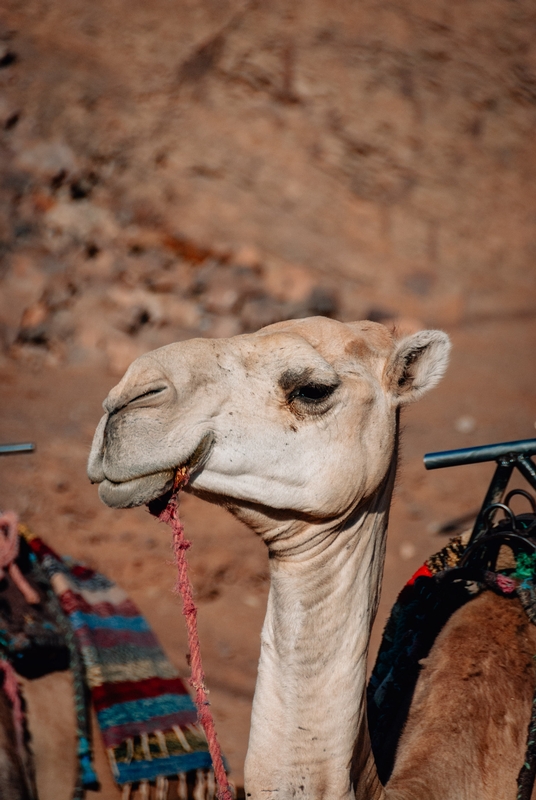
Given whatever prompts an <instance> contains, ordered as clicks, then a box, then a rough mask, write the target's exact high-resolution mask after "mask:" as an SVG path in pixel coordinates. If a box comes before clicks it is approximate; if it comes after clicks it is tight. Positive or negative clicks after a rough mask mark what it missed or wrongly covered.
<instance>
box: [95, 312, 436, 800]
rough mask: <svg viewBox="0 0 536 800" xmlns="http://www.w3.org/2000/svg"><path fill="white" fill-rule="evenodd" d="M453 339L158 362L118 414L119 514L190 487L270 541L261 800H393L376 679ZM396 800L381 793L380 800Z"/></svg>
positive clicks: (356, 338)
mask: <svg viewBox="0 0 536 800" xmlns="http://www.w3.org/2000/svg"><path fill="white" fill-rule="evenodd" d="M447 353H448V339H447V337H446V336H445V334H442V333H440V332H437V331H436V332H434V331H423V332H421V333H420V334H416V335H415V336H413V337H408V338H407V339H403V340H401V341H400V342H396V341H394V340H393V338H392V336H391V334H390V333H389V332H388V331H387V330H386V329H385V328H384V327H383V326H381V325H377V324H375V323H372V322H361V323H351V324H343V323H338V322H334V321H332V320H327V319H323V318H312V319H306V320H298V321H291V322H287V323H280V324H277V325H273V326H269V327H268V328H265V329H263V330H261V331H259V332H258V333H256V334H250V335H246V336H237V337H234V338H233V339H227V340H214V341H209V340H191V341H189V342H181V343H177V344H175V345H169V346H168V347H164V348H161V349H160V350H157V351H155V352H153V353H150V354H148V355H146V356H142V357H141V358H140V359H138V360H137V361H136V362H134V364H133V365H132V366H131V367H130V368H129V370H128V371H127V373H126V375H125V377H124V378H123V380H122V381H121V382H120V383H119V384H118V386H116V387H115V388H114V389H113V390H112V391H111V392H110V394H109V396H108V398H107V399H106V401H105V403H104V408H105V412H106V413H105V416H104V417H103V418H102V420H101V422H100V424H99V427H98V429H97V432H96V434H95V438H94V442H93V447H92V451H91V455H90V459H89V465H88V474H89V477H90V478H91V480H92V481H94V482H96V483H99V484H100V485H99V494H100V496H101V498H102V499H103V500H104V502H106V503H107V504H108V505H111V506H115V507H128V506H134V505H140V504H142V503H147V502H150V501H152V500H154V499H155V498H158V497H160V496H161V495H163V493H165V492H166V491H168V490H169V489H170V488H171V487H172V484H173V477H174V474H175V471H176V469H177V468H178V467H181V468H185V469H186V470H188V471H189V473H190V481H189V484H188V488H187V490H188V491H191V492H193V493H194V494H198V495H199V496H201V497H205V498H206V499H208V500H211V501H213V502H218V503H221V504H223V505H226V506H227V507H228V508H229V509H230V510H231V512H232V513H234V514H235V515H236V516H237V517H239V518H240V519H242V520H243V521H244V522H246V523H247V524H248V525H249V526H250V527H251V528H252V529H253V530H254V531H255V532H256V533H258V534H259V535H260V536H261V537H262V539H263V540H264V542H265V543H266V545H267V547H268V551H269V555H270V568H271V588H270V595H269V602H268V610H267V616H266V621H265V624H264V627H263V632H262V647H261V659H260V664H259V678H258V684H257V689H256V693H255V701H254V708H253V716H252V728H251V738H250V747H249V750H248V756H247V763H246V792H247V794H248V796H250V797H253V798H259V800H260V798H261V797H262V798H267V797H273V798H274V800H275V798H278V799H279V800H287V798H288V800H290V798H294V797H296V796H302V797H304V798H307V799H308V800H313V799H316V798H326V799H327V798H329V800H336V799H337V798H348V797H350V796H353V794H354V792H356V793H357V796H358V797H361V796H362V797H369V798H370V797H375V796H376V795H378V793H379V792H381V790H380V788H379V783H378V781H377V777H376V775H375V770H374V768H373V766H372V761H371V758H370V745H369V744H368V735H367V732H366V720H365V714H364V689H365V665H366V654H367V647H368V640H369V635H370V627H371V624H372V620H373V617H374V614H375V612H376V607H377V602H378V596H379V586H380V581H381V572H382V566H383V558H384V535H385V529H386V524H387V513H388V507H389V502H390V497H391V491H392V484H393V480H394V472H395V460H396V459H395V449H396V435H397V417H398V409H399V407H400V406H401V405H402V404H403V403H406V402H410V401H411V400H414V399H416V398H417V397H419V396H420V395H421V394H423V393H424V392H425V391H426V390H427V389H428V388H430V387H431V386H433V385H434V384H435V383H437V381H438V380H439V379H440V377H441V375H442V374H443V371H444V369H445V366H446V361H447ZM378 796H379V795H378Z"/></svg>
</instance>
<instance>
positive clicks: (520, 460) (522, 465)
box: [515, 456, 536, 489]
mask: <svg viewBox="0 0 536 800" xmlns="http://www.w3.org/2000/svg"><path fill="white" fill-rule="evenodd" d="M515 465H516V467H517V468H518V470H519V471H520V473H521V474H522V475H523V477H524V478H525V480H526V481H527V482H528V483H530V485H531V486H532V488H533V489H536V464H534V461H533V460H532V458H528V456H518V457H517V458H516V461H515Z"/></svg>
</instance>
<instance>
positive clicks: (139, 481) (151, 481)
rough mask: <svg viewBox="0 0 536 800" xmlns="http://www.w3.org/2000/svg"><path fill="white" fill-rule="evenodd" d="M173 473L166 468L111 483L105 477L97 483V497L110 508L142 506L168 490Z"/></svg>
mask: <svg viewBox="0 0 536 800" xmlns="http://www.w3.org/2000/svg"><path fill="white" fill-rule="evenodd" d="M174 475H175V470H171V469H167V470H164V471H163V472H155V473H154V474H152V475H144V476H143V477H141V478H133V479H132V480H130V481H122V482H121V483H113V482H112V481H109V480H108V479H107V478H105V479H104V480H103V481H101V483H100V484H99V497H100V499H101V500H102V502H103V503H105V504H106V505H107V506H110V508H134V507H135V506H143V505H146V504H147V503H150V502H151V501H152V500H156V499H158V498H159V497H161V496H162V495H163V494H166V492H169V491H170V489H172V487H173V478H174Z"/></svg>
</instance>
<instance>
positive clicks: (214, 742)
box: [158, 471, 233, 800]
mask: <svg viewBox="0 0 536 800" xmlns="http://www.w3.org/2000/svg"><path fill="white" fill-rule="evenodd" d="M187 481H188V476H187V474H186V473H185V472H183V471H178V472H177V475H176V477H175V484H174V487H173V494H172V496H171V499H170V501H169V502H168V504H167V506H166V508H165V509H164V510H163V511H162V512H161V513H160V514H159V515H158V519H159V520H160V521H161V522H165V523H166V524H167V525H169V526H170V528H171V530H172V531H173V550H174V553H175V560H176V563H177V571H178V576H177V583H176V586H175V591H176V592H177V593H178V594H180V595H181V597H182V613H183V614H184V617H185V618H186V628H187V631H188V646H189V648H190V670H191V677H190V684H191V686H192V687H193V689H194V691H195V704H196V706H197V717H198V719H199V722H200V723H201V725H202V726H203V729H204V731H205V736H206V737H207V742H208V749H209V752H210V756H211V758H212V764H213V767H214V775H215V778H216V782H217V785H218V791H217V797H218V800H233V795H232V792H231V787H230V785H229V781H228V780H227V774H226V772H225V767H224V764H223V758H222V754H221V748H220V743H219V742H218V736H217V734H216V728H215V726H214V719H213V717H212V713H211V711H210V703H209V700H208V697H207V688H206V686H205V673H204V671H203V664H202V662H201V647H200V644H199V633H198V630H197V607H196V605H195V602H194V597H193V587H192V583H191V581H190V578H189V576H188V562H187V559H186V551H187V550H188V549H189V548H190V547H191V544H192V543H191V542H189V541H188V539H186V537H185V535H184V528H183V527H182V523H181V521H180V519H179V513H178V505H179V500H178V492H179V489H180V488H181V486H184V485H185V484H186V483H187Z"/></svg>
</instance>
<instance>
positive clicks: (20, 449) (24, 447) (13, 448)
mask: <svg viewBox="0 0 536 800" xmlns="http://www.w3.org/2000/svg"><path fill="white" fill-rule="evenodd" d="M34 450H35V444H34V443H33V442H21V443H20V444H0V456H13V455H17V454H18V453H33V452H34Z"/></svg>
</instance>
